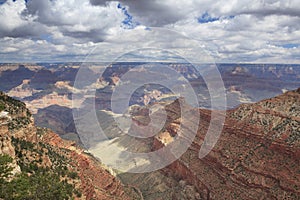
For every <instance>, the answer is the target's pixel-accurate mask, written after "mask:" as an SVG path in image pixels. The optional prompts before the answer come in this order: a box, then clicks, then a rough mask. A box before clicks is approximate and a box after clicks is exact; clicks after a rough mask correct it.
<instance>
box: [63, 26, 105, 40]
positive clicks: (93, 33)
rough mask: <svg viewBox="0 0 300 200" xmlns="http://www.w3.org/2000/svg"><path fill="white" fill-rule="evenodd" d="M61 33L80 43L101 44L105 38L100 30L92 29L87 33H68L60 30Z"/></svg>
mask: <svg viewBox="0 0 300 200" xmlns="http://www.w3.org/2000/svg"><path fill="white" fill-rule="evenodd" d="M62 33H63V34H64V35H65V36H69V37H73V38H78V39H80V40H81V42H82V43H85V42H88V41H92V42H95V43H98V42H103V41H104V39H105V36H106V33H104V32H103V31H102V30H99V29H92V30H89V31H70V30H68V29H65V30H62Z"/></svg>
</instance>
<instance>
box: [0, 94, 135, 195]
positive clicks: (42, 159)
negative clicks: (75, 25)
mask: <svg viewBox="0 0 300 200" xmlns="http://www.w3.org/2000/svg"><path fill="white" fill-rule="evenodd" d="M0 108H1V110H0V112H1V113H0V122H1V123H0V136H1V140H0V156H1V159H3V158H4V157H3V156H4V155H8V156H9V157H10V158H12V161H11V162H10V163H9V164H8V165H9V167H11V168H12V171H11V174H10V175H9V177H8V178H5V177H4V175H3V173H4V172H2V171H1V173H0V175H1V177H0V180H1V181H0V186H1V193H0V195H1V197H0V198H2V197H3V198H4V199H6V198H10V197H11V196H9V195H13V196H14V198H17V197H20V196H18V195H24V194H26V192H27V193H28V195H31V193H32V191H30V192H29V191H26V189H25V190H24V188H22V190H21V189H20V191H22V192H21V193H23V194H18V192H19V191H18V189H16V190H14V191H11V190H9V189H10V188H9V187H8V185H13V184H16V185H17V181H15V182H14V179H18V180H22V181H24V180H31V179H34V178H35V177H38V178H40V177H44V175H45V174H47V173H49V176H50V178H53V177H57V179H55V180H57V183H58V185H59V184H60V186H62V187H65V189H66V190H67V189H68V188H69V189H70V188H73V189H70V196H69V197H70V198H71V197H73V198H75V199H130V198H131V197H130V196H129V195H128V193H130V191H131V189H130V188H126V187H125V186H124V185H122V184H121V182H120V181H119V180H117V179H116V178H115V177H114V176H112V175H111V174H110V173H109V172H108V171H107V170H105V169H104V168H103V167H102V166H101V165H100V164H99V162H98V161H97V160H95V158H93V157H92V156H91V155H89V154H86V153H85V152H84V150H83V149H81V148H80V147H78V146H76V144H75V142H71V141H65V140H62V139H61V138H60V137H59V136H58V135H56V134H55V133H53V132H52V131H51V130H48V129H41V128H37V127H35V126H34V124H33V118H32V117H31V114H30V113H29V111H28V110H27V109H26V106H25V104H24V103H22V102H20V101H17V100H14V99H12V98H10V97H8V96H6V95H5V94H4V93H1V94H0ZM5 158H6V157H5ZM1 162H2V160H1ZM1 169H2V168H1ZM2 175H3V177H4V179H2V178H3V177H2ZM50 178H49V177H48V179H49V180H50ZM34 180H35V179H34ZM3 181H4V182H3ZM6 181H11V182H10V183H9V182H6ZM37 181H43V180H42V179H41V180H37ZM53 184H54V183H53ZM31 187H35V185H34V183H33V185H32V186H31ZM37 187H38V186H37ZM49 187H50V188H48V190H49V191H51V189H53V188H51V185H50V186H49ZM29 188H30V187H29ZM31 189H32V188H31ZM46 189H47V188H46ZM69 189H68V190H69ZM23 190H24V191H23ZM40 190H41V189H40V188H39V189H36V191H33V192H34V193H37V194H36V195H38V193H43V192H42V191H40ZM62 190H64V189H62ZM125 191H126V192H125ZM9 192H12V193H13V194H9ZM45 193H46V191H45ZM62 194H63V193H62ZM41 195H42V194H41ZM51 195H54V192H53V191H52V194H51ZM133 195H134V194H133ZM32 198H33V197H32Z"/></svg>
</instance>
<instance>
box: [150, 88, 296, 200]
mask: <svg viewBox="0 0 300 200" xmlns="http://www.w3.org/2000/svg"><path fill="white" fill-rule="evenodd" d="M297 91H299V89H298V90H297ZM173 110H176V109H173ZM200 113H201V121H200V122H201V123H200V126H199V132H198V133H197V135H196V138H195V140H194V142H193V143H192V145H191V147H190V148H189V149H188V151H187V152H185V153H184V155H183V156H181V158H180V159H179V160H177V161H176V162H174V163H172V164H171V165H170V166H168V167H167V168H165V169H163V170H162V171H163V173H164V174H165V175H167V176H172V177H174V178H176V179H177V180H178V181H179V180H181V179H183V180H185V181H187V183H189V184H191V185H193V186H195V187H196V188H197V191H198V193H199V194H200V196H201V198H202V199H299V198H300V153H299V152H300V135H299V134H300V119H299V116H300V93H299V92H296V91H292V92H287V93H285V94H283V95H281V96H279V97H276V98H272V99H268V100H264V101H261V102H259V103H256V104H246V105H241V106H240V107H238V108H237V109H234V110H230V111H228V112H227V116H226V122H225V124H224V129H223V132H222V135H221V137H220V139H219V141H218V142H217V144H216V145H215V147H214V149H213V150H212V151H211V152H210V153H209V154H208V155H207V156H206V157H205V158H203V159H199V158H198V153H199V149H200V147H201V145H202V142H203V140H204V137H205V134H206V131H207V127H208V126H209V122H210V119H211V116H210V113H211V112H210V111H208V110H200ZM193 120H196V119H191V123H192V121H193ZM175 124H176V123H175ZM172 127H176V126H174V123H173V125H171V124H170V125H169V126H168V127H167V131H169V132H170V135H171V132H172V129H173V128H172ZM174 132H176V131H173V133H172V134H174ZM161 136H162V135H161ZM162 140H163V138H159V137H156V141H155V142H154V145H155V147H154V148H155V149H157V148H161V147H162V145H165V144H164V142H163V141H162Z"/></svg>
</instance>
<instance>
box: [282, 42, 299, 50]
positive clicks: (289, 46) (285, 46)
mask: <svg viewBox="0 0 300 200" xmlns="http://www.w3.org/2000/svg"><path fill="white" fill-rule="evenodd" d="M279 46H280V47H283V48H285V49H292V48H298V47H300V44H293V43H290V44H283V45H279Z"/></svg>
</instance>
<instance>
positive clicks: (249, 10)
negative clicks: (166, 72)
mask: <svg viewBox="0 0 300 200" xmlns="http://www.w3.org/2000/svg"><path fill="white" fill-rule="evenodd" d="M299 13H300V4H299V3H298V0H289V1H285V0H254V1H250V0H241V1H235V0H219V1H213V0H201V1H199V0H185V1H182V0H164V1H159V0H151V1H149V0H138V1H137V0H126V1H125V0H119V1H112V0H59V1H58V0H27V1H25V0H24V1H23V0H16V1H13V0H7V1H0V18H1V20H0V45H1V50H0V60H1V61H9V60H10V61H15V60H16V59H21V60H27V61H30V60H32V61H36V60H37V61H42V60H43V61H45V60H48V61H51V60H53V61H55V60H60V61H64V60H66V61H72V60H81V59H83V58H84V57H85V55H87V54H89V52H90V51H92V50H93V48H94V47H95V46H100V47H101V48H99V49H101V50H99V49H98V50H97V53H98V55H100V54H101V59H106V60H111V59H113V58H111V57H110V56H112V55H115V54H116V53H117V52H124V51H126V49H128V48H129V47H130V48H131V49H133V48H135V47H139V48H140V47H142V46H144V47H151V45H153V43H155V42H160V44H161V45H162V48H167V49H171V48H173V49H177V50H180V49H181V52H184V51H188V48H189V45H191V44H189V42H188V40H181V39H179V38H178V37H177V36H176V32H178V33H180V34H183V35H185V36H187V37H190V38H191V39H192V40H191V41H194V42H195V41H197V44H199V46H201V47H203V48H204V49H205V50H206V51H207V52H209V53H210V54H211V55H212V56H213V57H214V58H215V60H216V61H217V62H264V61H265V62H272V60H273V62H299V61H300V58H299V49H300V44H299V41H300V14H299ZM153 27H161V28H162V29H168V30H170V31H169V32H168V31H162V32H160V33H161V35H159V36H157V35H151V34H150V35H149V32H147V30H149V29H151V28H152V29H153ZM172 31H175V32H174V34H172V33H171V32H172ZM167 32H168V33H167ZM154 46H155V45H154ZM105 56H106V58H105ZM95 59H96V58H95Z"/></svg>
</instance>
